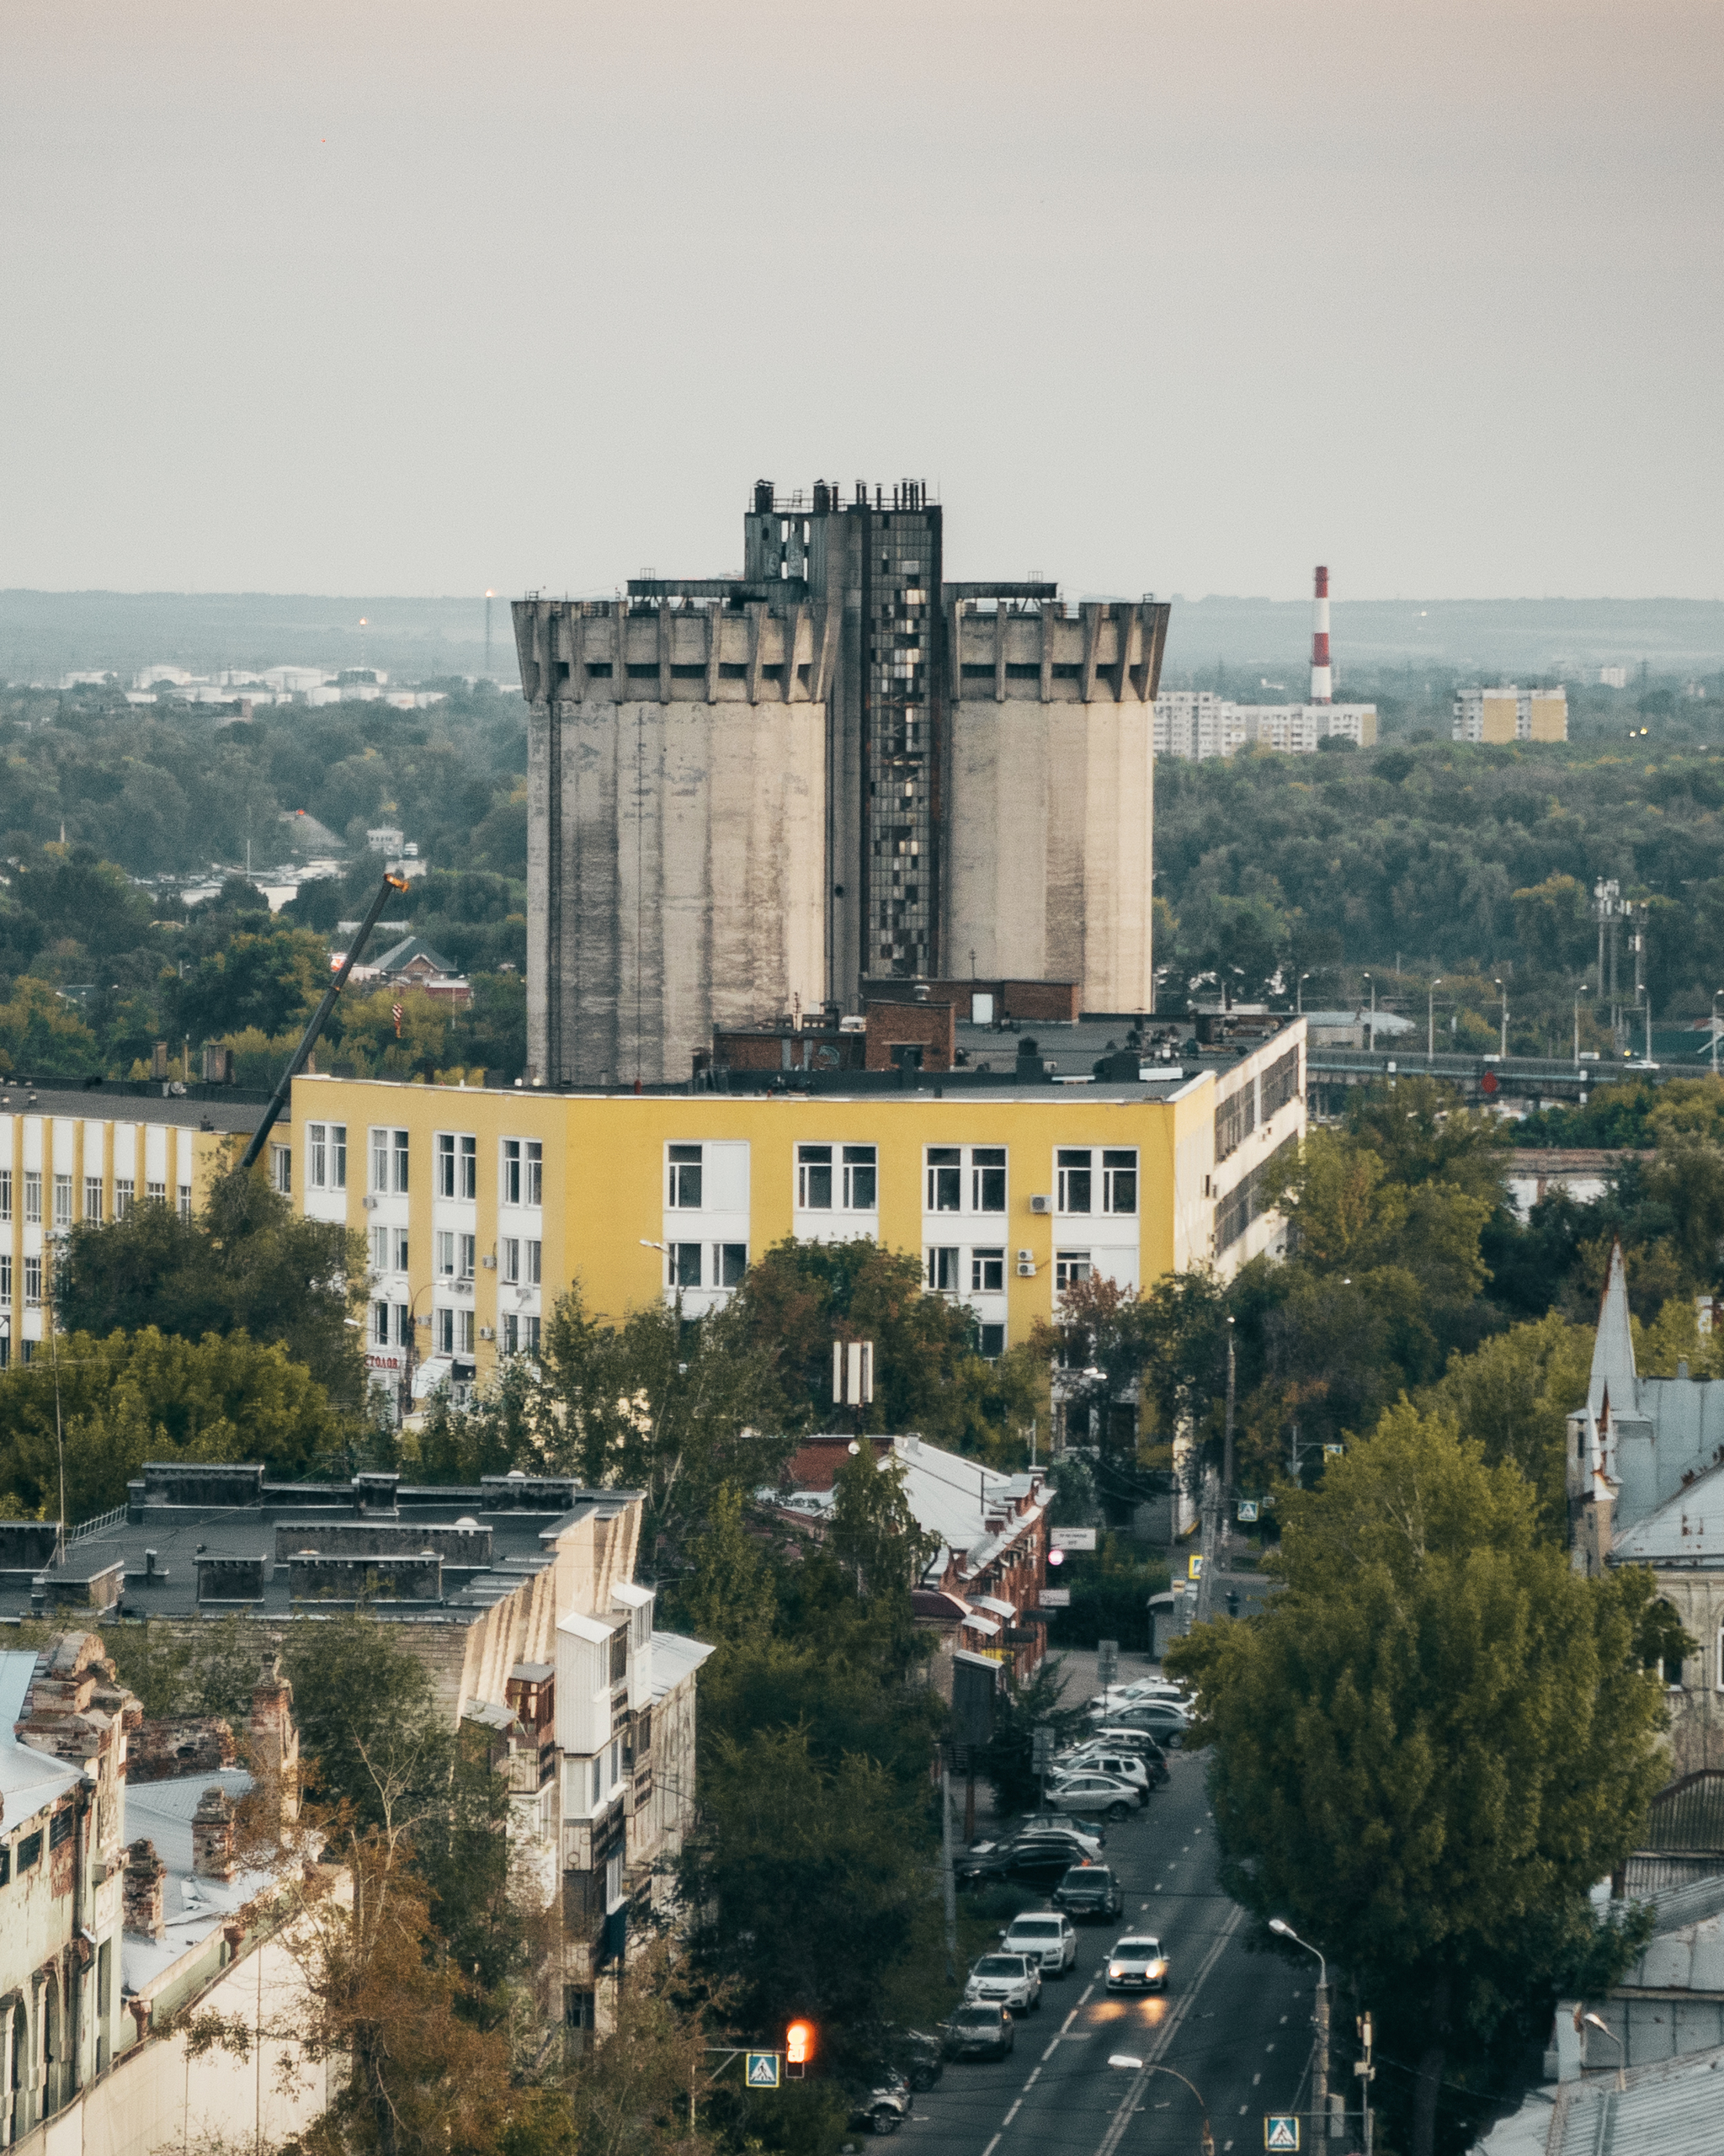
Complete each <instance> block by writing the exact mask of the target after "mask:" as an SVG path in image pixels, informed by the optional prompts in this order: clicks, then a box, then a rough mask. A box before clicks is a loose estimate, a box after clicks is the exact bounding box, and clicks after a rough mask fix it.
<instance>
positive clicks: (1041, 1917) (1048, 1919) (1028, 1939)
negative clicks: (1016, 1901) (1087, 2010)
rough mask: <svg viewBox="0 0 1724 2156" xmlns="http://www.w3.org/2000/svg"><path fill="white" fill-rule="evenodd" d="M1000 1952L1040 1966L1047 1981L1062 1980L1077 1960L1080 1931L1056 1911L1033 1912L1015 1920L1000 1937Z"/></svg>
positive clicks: (1038, 1910)
mask: <svg viewBox="0 0 1724 2156" xmlns="http://www.w3.org/2000/svg"><path fill="white" fill-rule="evenodd" d="M1000 1951H1002V1952H1003V1953H1006V1954H1022V1955H1024V1956H1026V1957H1028V1958H1030V1959H1031V1960H1035V1961H1038V1962H1040V1965H1041V1972H1042V1974H1043V1975H1044V1976H1045V1977H1062V1976H1064V1975H1065V1973H1066V1972H1067V1970H1068V1969H1070V1968H1071V1967H1073V1966H1074V1965H1075V1963H1076V1962H1077V1926H1076V1925H1075V1924H1073V1923H1072V1919H1071V1918H1070V1917H1068V1916H1062V1915H1061V1914H1060V1913H1059V1911H1058V1910H1057V1909H1033V1910H1030V1911H1029V1912H1028V1913H1026V1914H1024V1915H1023V1916H1018V1917H1014V1918H1013V1919H1012V1921H1011V1924H1010V1925H1009V1926H1008V1929H1007V1930H1004V1931H1003V1932H1002V1933H1001V1934H1000Z"/></svg>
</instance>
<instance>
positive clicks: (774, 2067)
mask: <svg viewBox="0 0 1724 2156" xmlns="http://www.w3.org/2000/svg"><path fill="white" fill-rule="evenodd" d="M746 2073H747V2078H748V2086H749V2087H750V2088H751V2089H776V2088H777V2086H778V2053H777V2052H749V2054H748V2065H747V2068H746ZM1294 2145H1295V2146H1296V2145H1297V2144H1294Z"/></svg>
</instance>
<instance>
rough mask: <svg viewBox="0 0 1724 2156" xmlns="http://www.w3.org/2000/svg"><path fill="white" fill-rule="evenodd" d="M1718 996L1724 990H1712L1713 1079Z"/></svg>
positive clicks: (1716, 1049) (1715, 1063) (1716, 1042)
mask: <svg viewBox="0 0 1724 2156" xmlns="http://www.w3.org/2000/svg"><path fill="white" fill-rule="evenodd" d="M1720 996H1724V988H1714V989H1713V991H1712V1076H1713V1077H1714V1078H1716V1077H1717V1075H1718V998H1719V997H1720Z"/></svg>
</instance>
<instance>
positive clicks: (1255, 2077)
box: [1251, 2073, 1263, 2089]
mask: <svg viewBox="0 0 1724 2156" xmlns="http://www.w3.org/2000/svg"><path fill="white" fill-rule="evenodd" d="M1262 2079H1263V2076H1262V2074H1260V2073H1253V2075H1252V2077H1251V2085H1252V2087H1253V2089H1254V2088H1256V2086H1257V2084H1258V2082H1259V2081H1261V2080H1262Z"/></svg>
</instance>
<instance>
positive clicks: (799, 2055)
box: [785, 2021, 814, 2081]
mask: <svg viewBox="0 0 1724 2156" xmlns="http://www.w3.org/2000/svg"><path fill="white" fill-rule="evenodd" d="M813 2056H814V2024H813V2023H812V2022H811V2021H792V2022H791V2024H790V2027H789V2028H788V2029H786V2030H785V2064H786V2065H787V2066H788V2067H789V2068H790V2079H792V2080H793V2081H800V2080H801V2079H802V2076H803V2074H804V2073H806V2071H807V2068H808V2062H809V2060H810V2059H811V2058H813Z"/></svg>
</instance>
